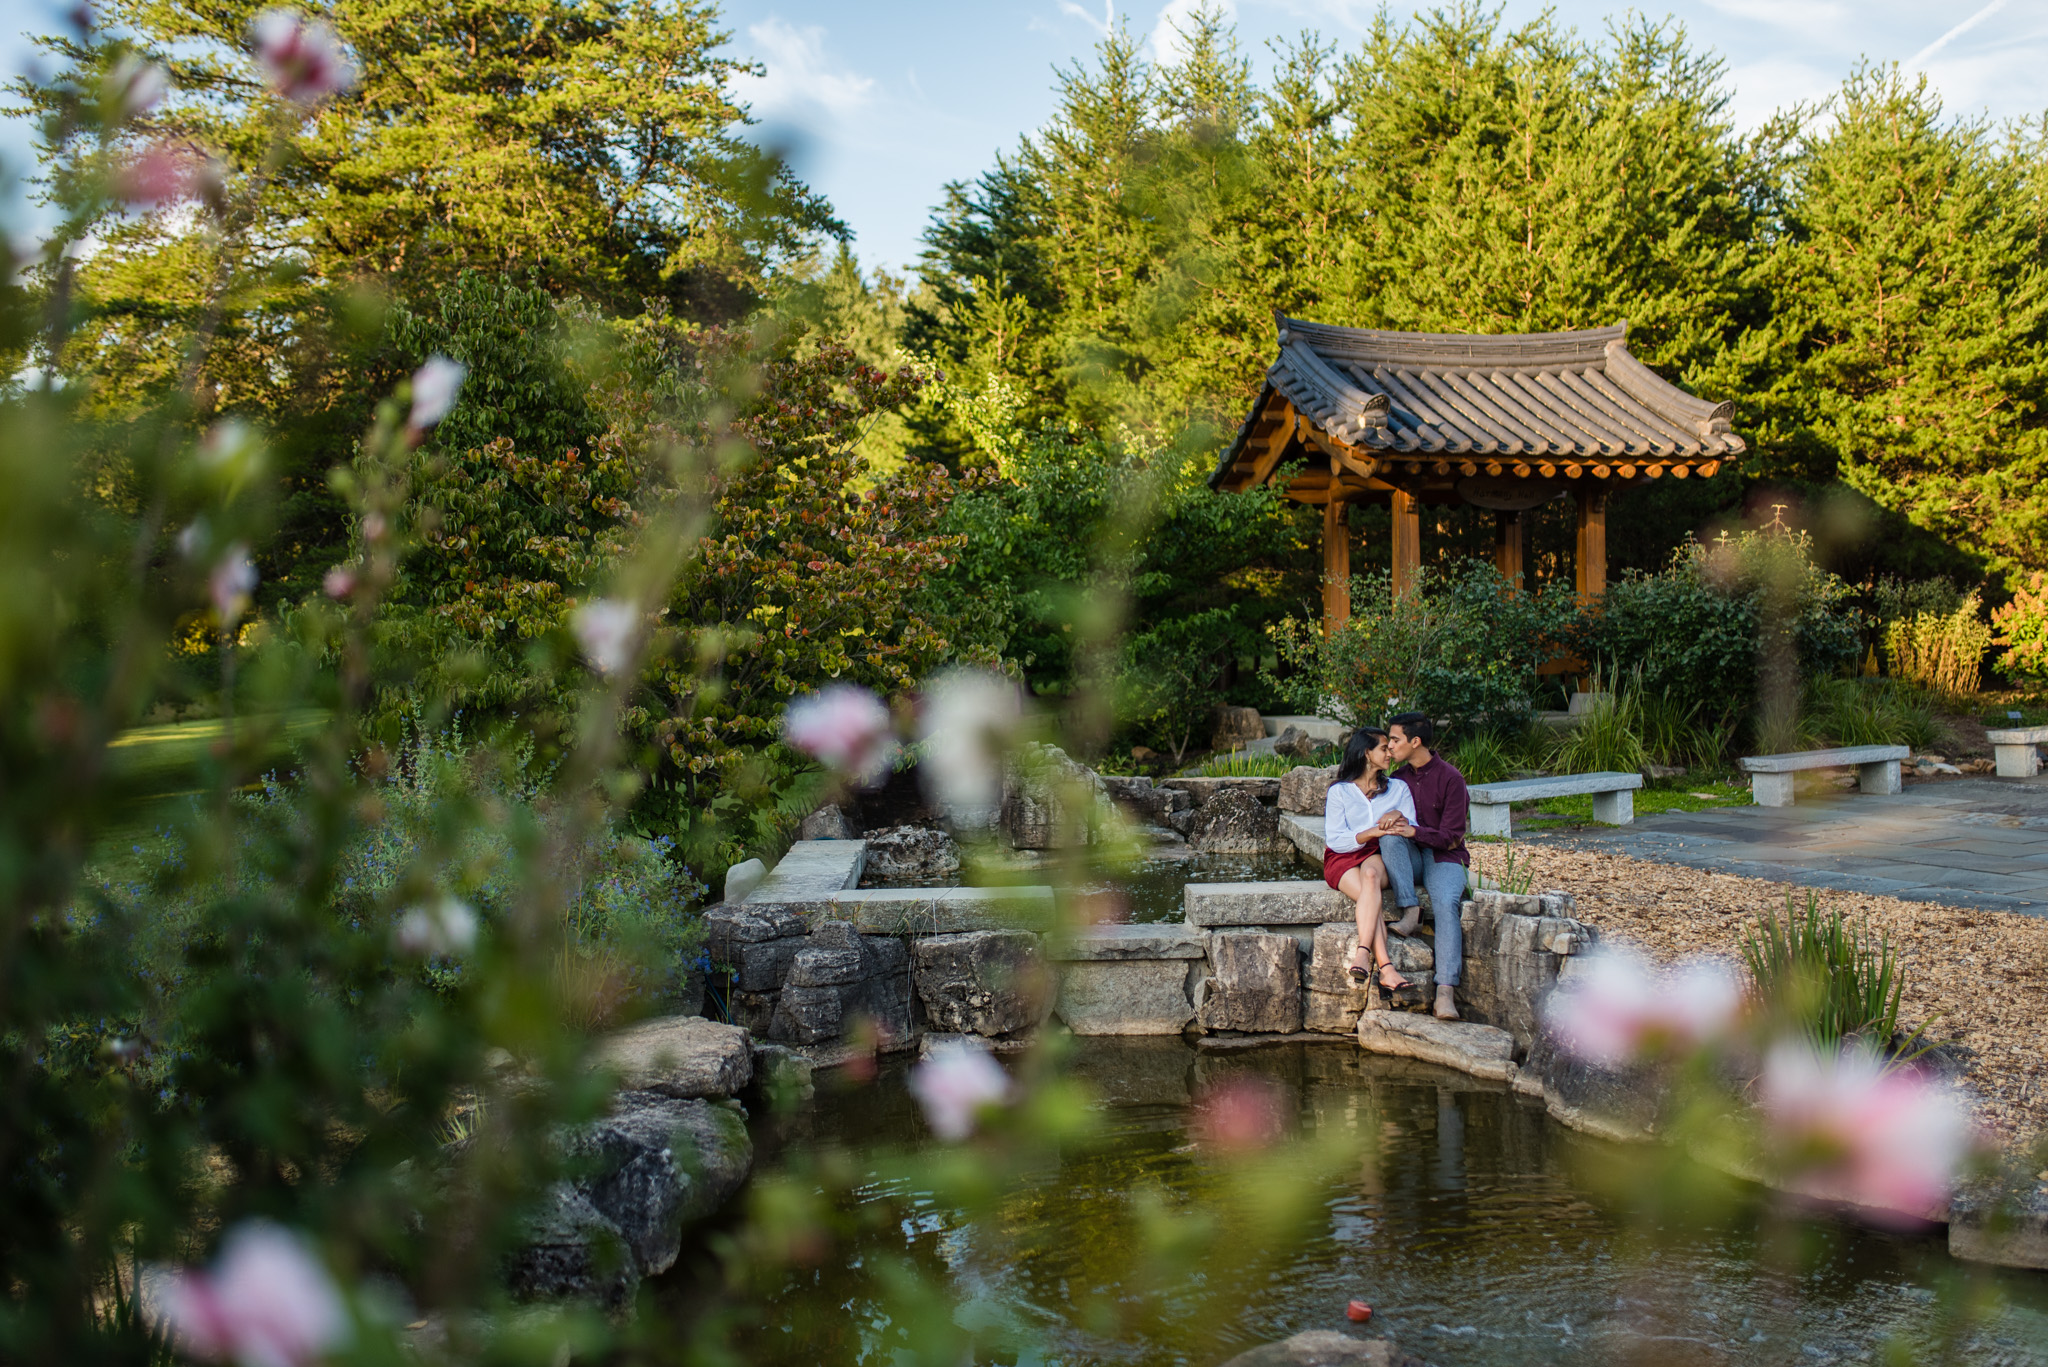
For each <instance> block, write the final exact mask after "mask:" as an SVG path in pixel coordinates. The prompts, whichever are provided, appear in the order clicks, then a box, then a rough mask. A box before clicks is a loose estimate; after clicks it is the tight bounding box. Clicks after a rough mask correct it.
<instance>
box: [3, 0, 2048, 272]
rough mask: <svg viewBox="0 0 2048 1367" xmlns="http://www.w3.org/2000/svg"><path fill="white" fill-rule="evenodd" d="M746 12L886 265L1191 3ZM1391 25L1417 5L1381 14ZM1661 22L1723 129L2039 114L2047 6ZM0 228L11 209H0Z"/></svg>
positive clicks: (747, 84)
mask: <svg viewBox="0 0 2048 1367" xmlns="http://www.w3.org/2000/svg"><path fill="white" fill-rule="evenodd" d="M1110 3H1111V6H1112V7H1110V8H1105V7H1104V6H1103V4H1102V3H1101V0H1017V2H1016V3H1010V4H986V3H983V4H961V3H958V0H953V2H951V3H941V2H940V0H896V2H895V3H874V2H873V0H870V3H866V4H847V3H845V0H836V2H833V3H828V2H827V0H746V2H743V3H731V4H728V5H727V6H726V8H725V24H726V26H727V28H729V29H730V30H731V33H732V49H733V51H734V52H735V53H737V54H740V55H743V56H746V57H749V58H752V59H754V60H757V61H759V62H761V63H762V64H763V65H764V67H765V74H764V75H763V76H761V77H759V78H749V79H747V80H745V81H743V82H741V83H740V89H739V92H738V93H740V94H741V95H742V96H743V97H744V98H745V99H746V100H747V101H748V102H749V103H750V104H751V105H752V106H753V108H754V111H755V114H756V116H757V117H758V118H760V119H761V121H762V123H763V131H764V134H765V135H766V136H769V137H771V138H773V139H775V140H776V141H778V142H779V143H781V144H782V145H784V146H786V147H788V148H789V149H790V150H791V152H792V154H793V158H794V160H795V161H796V164H797V166H798V168H799V169H800V170H801V171H802V173H803V174H804V175H805V176H806V178H807V179H808V180H809V181H810V182H811V183H812V184H813V185H815V186H816V187H817V188H818V189H820V190H822V191H823V192H824V193H825V194H826V195H827V196H828V197H829V198H830V199H831V200H832V202H833V204H834V205H835V206H836V207H837V209H838V210H839V212H840V215H841V216H842V217H843V218H844V219H845V220H846V221H847V223H848V224H849V225H850V226H851V227H852V228H853V229H854V232H855V234H856V240H855V244H854V245H855V249H856V251H857V252H858V253H859V255H860V258H861V260H862V262H863V264H867V265H875V264H880V265H886V266H889V267H891V268H894V269H898V270H900V269H902V268H903V267H904V266H905V265H907V264H909V263H910V262H911V261H913V260H914V259H915V257H916V254H917V250H918V234H919V233H920V232H921V231H922V230H923V227H924V224H925V222H926V218H927V216H928V214H929V213H930V210H931V208H932V206H933V205H934V204H935V203H937V201H938V198H939V194H940V190H941V187H942V186H943V185H944V184H945V183H946V182H947V181H949V180H960V179H965V178H968V177H971V176H973V175H975V174H976V173H977V172H979V171H981V170H983V169H985V168H987V167H988V166H989V165H990V164H991V162H992V161H993V158H994V156H995V154H996V153H997V152H999V151H1005V150H1008V149H1011V148H1014V147H1015V146H1016V144H1017V141H1018V139H1019V138H1020V137H1021V136H1022V135H1024V134H1026V133H1028V132H1030V131H1031V130H1033V129H1035V128H1038V127H1039V126H1041V125H1042V124H1043V123H1044V122H1045V120H1046V119H1047V118H1048V117H1049V116H1050V114H1051V113H1052V109H1053V72H1054V69H1055V68H1057V67H1061V66H1064V65H1066V64H1067V63H1069V62H1072V61H1074V60H1076V59H1081V60H1084V61H1085V60H1086V59H1087V58H1088V56H1089V53H1090V50H1091V49H1092V47H1093V46H1094V44H1095V43H1096V42H1098V41H1099V40H1100V39H1101V37H1102V35H1103V32H1104V31H1105V26H1106V25H1107V24H1108V23H1111V22H1128V23H1129V24H1130V26H1131V28H1132V30H1133V31H1134V32H1138V33H1142V34H1144V35H1146V38H1147V41H1148V43H1149V44H1151V45H1152V48H1153V51H1154V52H1155V53H1162V52H1170V48H1169V45H1170V43H1171V31H1172V24H1171V20H1172V19H1173V18H1174V17H1175V16H1177V15H1181V14H1184V13H1186V12H1187V11H1188V10H1190V9H1192V7H1193V4H1194V0H1168V3H1165V4H1160V3H1156V0H1155V2H1154V3H1145V4H1139V5H1134V6H1132V7H1130V8H1115V7H1113V6H1114V4H1115V0H1110ZM1377 8H1378V5H1377V3H1376V0H1362V2H1360V3H1348V2H1347V0H1321V3H1315V2H1314V0H1236V3H1234V4H1230V5H1228V6H1226V9H1227V10H1228V12H1230V13H1231V14H1232V15H1233V17H1234V19H1235V21H1236V24H1237V27H1238V32H1239V36H1240V39H1241V41H1242V43H1243V45H1244V47H1245V49H1246V51H1247V52H1248V53H1249V54H1250V55H1251V56H1252V57H1253V59H1254V61H1255V62H1257V63H1260V64H1261V65H1262V64H1263V63H1262V59H1263V58H1264V57H1265V55H1266V48H1265V44H1266V43H1267V42H1268V41H1269V40H1271V39H1274V38H1278V37H1288V36H1292V35H1294V34H1296V33H1299V32H1300V31H1301V30H1303V29H1306V28H1313V29H1317V30H1319V31H1320V32H1321V33H1322V34H1323V35H1324V36H1325V37H1326V38H1330V39H1335V40H1337V41H1338V42H1339V43H1340V44H1343V45H1345V46H1350V45H1351V44H1353V43H1355V42H1356V41H1358V39H1359V38H1360V37H1361V36H1362V35H1363V33H1364V32H1365V29H1366V27H1367V26H1368V25H1369V24H1370V23H1371V21H1372V17H1373V15H1374V13H1375V12H1376V10H1377ZM1389 8H1390V10H1391V12H1392V13H1393V14H1394V15H1395V16H1396V17H1397V18H1398V17H1401V16H1405V15H1406V14H1408V13H1410V12H1412V11H1413V10H1414V9H1415V8H1417V7H1416V6H1412V5H1403V4H1392V5H1390V6H1389ZM1502 8H1503V10H1504V13H1505V17H1506V19H1507V20H1508V22H1510V23H1518V22H1522V21H1525V20H1528V19H1531V18H1534V17H1535V16H1536V15H1537V14H1538V13H1540V12H1541V11H1542V9H1544V8H1545V6H1543V5H1541V4H1539V3H1536V0H1505V3H1504V4H1503V5H1502ZM1550 8H1553V9H1554V10H1555V11H1556V13H1557V15H1558V17H1559V18H1560V20H1561V21H1562V22H1564V23H1566V24H1568V25H1570V26H1572V27H1575V28H1577V29H1579V30H1580V31H1581V32H1582V33H1585V34H1589V35H1590V34H1597V33H1599V32H1601V31H1602V30H1603V29H1604V27H1605V26H1606V23H1607V21H1608V19H1609V17H1610V16H1613V15H1619V14H1621V13H1623V12H1625V9H1626V7H1625V6H1617V5H1613V4H1606V3H1589V2H1588V0H1558V3H1555V4H1554V5H1552V6H1550ZM1643 8H1644V9H1645V11H1646V12H1648V13H1651V14H1663V13H1666V12H1668V13H1670V14H1671V15H1673V16H1674V17H1675V18H1677V19H1678V20H1679V21H1680V22H1681V23H1683V24H1684V25H1685V26H1686V28H1687V30H1688V31H1689V32H1690V34H1691V35H1692V38H1693V40H1694V42H1695V44H1697V45H1699V46H1701V47H1705V48H1710V49H1712V50H1713V51H1714V52H1716V53H1718V54H1719V55H1720V56H1721V57H1722V58H1723V59H1724V61H1725V62H1726V63H1727V67H1728V78H1727V79H1728V85H1729V90H1730V94H1731V96H1732V99H1733V113H1734V116H1735V118H1736V120H1737V122H1738V123H1739V124H1741V125H1743V126H1745V127H1748V126H1752V125H1754V124H1756V123H1758V122H1760V121H1761V120H1762V119H1764V118H1765V117H1767V116H1768V115H1769V114H1770V112H1771V111H1772V110H1773V109H1775V108H1778V107H1779V106H1781V105H1785V104H1789V103H1792V102H1794V101H1800V100H1813V99H1816V98H1818V97H1820V96H1823V95H1825V94H1826V93H1827V92H1828V91H1830V90H1831V89H1833V88H1834V87H1835V86H1836V85H1837V84H1839V82H1840V81H1841V79H1842V77H1843V76H1844V75H1846V74H1847V72H1848V71H1849V69H1850V67H1851V66H1852V65H1853V64H1854V63H1855V62H1856V61H1857V59H1858V58H1860V57H1869V58H1871V59H1873V60H1877V61H1885V62H1892V61H1896V62H1900V63H1903V64H1910V65H1912V66H1913V67H1914V68H1915V69H1918V70H1922V71H1925V72H1926V73H1927V75H1928V77H1929V79H1930V80H1931V81H1932V82H1933V83H1934V85H1935V87H1936V88H1937V89H1938V90H1939V91H1940V92H1941V94H1942V96H1943V99H1944V101H1945V102H1946V104H1947V107H1948V108H1949V109H1950V110H1951V111H1952V112H1956V113H1962V114H1971V115H1988V116H1989V117H1991V118H1992V119H1994V120H2005V119H2014V118H2024V119H2034V118H2037V117H2038V116H2039V115H2040V114H2041V113H2042V112H2043V111H2044V110H2048V0H1961V2H1960V3H1955V4H1928V3H1925V2H1924V0H1920V2H1919V3H1909V2H1908V0H1681V2H1677V3H1671V4H1668V5H1658V4H1654V3H1653V4H1650V5H1647V6H1644V7H1643ZM6 11H7V14H8V16H9V17H8V19H7V20H4V21H0V23H4V24H5V26H6V29H7V30H8V31H7V32H6V33H5V34H4V36H0V69H4V70H5V71H6V72H7V73H8V74H9V75H12V74H15V73H16V72H18V71H20V70H21V69H22V68H23V66H24V65H25V63H27V62H28V61H29V60H30V56H31V54H30V49H29V47H28V44H27V42H26V41H25V39H23V38H22V37H21V36H19V31H20V30H23V29H36V28H39V27H41V26H44V25H49V24H53V23H54V22H55V19H54V16H55V14H56V13H57V11H58V7H57V6H56V5H55V4H51V3H49V2H48V0H10V2H9V3H8V4H7V6H6ZM27 153H28V144H27V137H26V130H25V129H23V128H21V127H20V126H19V125H18V124H10V125H6V126H4V127H0V159H4V162H5V163H6V165H7V166H8V167H9V168H10V169H12V170H16V171H19V170H20V169H21V168H22V166H23V164H24V161H25V158H26V156H27ZM11 198H12V199H13V203H12V205H11V208H12V212H11V213H8V214H7V219H8V220H9V221H11V223H12V224H14V225H16V226H17V227H18V226H19V225H20V224H21V223H22V222H23V219H24V213H25V210H24V209H23V208H22V207H21V205H20V201H19V198H18V197H11Z"/></svg>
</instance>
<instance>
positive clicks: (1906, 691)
mask: <svg viewBox="0 0 2048 1367" xmlns="http://www.w3.org/2000/svg"><path fill="white" fill-rule="evenodd" d="M1799 730H1800V737H1799V738H1800V740H1801V741H1802V742H1803V743H1805V744H1809V745H1910V746H1912V747H1913V748H1914V749H1915V750H1925V749H1927V748H1928V747H1930V746H1932V745H1933V744H1934V743H1935V738H1936V730H1935V724H1934V709H1933V707H1932V706H1931V705H1930V703H1929V700H1928V697H1927V694H1926V693H1925V692H1923V691H1922V690H1920V689H1918V688H1915V687H1913V686H1912V685H1910V684H1905V683H1901V682H1899V681H1898V680H1896V679H1814V680H1811V681H1810V682H1809V683H1808V684H1807V687H1806V709H1805V711H1804V712H1803V713H1802V714H1801V715H1800V719H1799Z"/></svg>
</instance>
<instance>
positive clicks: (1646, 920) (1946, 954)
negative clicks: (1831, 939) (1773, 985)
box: [1480, 841, 2048, 1148]
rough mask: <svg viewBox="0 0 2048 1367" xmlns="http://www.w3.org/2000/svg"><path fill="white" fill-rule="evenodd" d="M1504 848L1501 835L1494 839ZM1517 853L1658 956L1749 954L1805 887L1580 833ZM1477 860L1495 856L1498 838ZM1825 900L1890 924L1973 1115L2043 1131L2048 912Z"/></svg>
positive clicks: (1921, 1006) (1923, 1013)
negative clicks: (1959, 1059) (1749, 933)
mask: <svg viewBox="0 0 2048 1367" xmlns="http://www.w3.org/2000/svg"><path fill="white" fill-rule="evenodd" d="M1495 848H1496V849H1497V847H1495ZM1514 851H1515V866H1516V869H1517V871H1518V872H1519V871H1520V870H1522V869H1527V870H1529V871H1530V872H1531V873H1533V875H1534V877H1535V884H1534V886H1535V887H1536V888H1537V889H1538V890H1539V891H1540V890H1542V889H1545V888H1563V889H1566V890H1567V891H1569V892H1571V893H1572V894H1573V895H1574V896H1576V897H1577V899H1578V906H1579V915H1580V917H1581V918H1582V919H1584V920H1586V921H1588V922H1590V923H1592V924H1593V925H1596V926H1598V927H1599V928H1600V929H1601V931H1602V932H1603V933H1604V934H1605V935H1607V936H1608V937H1610V938H1611V939H1612V940H1613V941H1615V942H1616V943H1620V944H1627V945H1631V946H1633V947H1635V948H1637V949H1639V950H1640V951H1642V952H1643V953H1645V954H1647V955H1649V956H1650V957H1651V958H1653V959H1657V960H1660V961H1669V960H1672V959H1677V958H1680V957H1682V956H1685V955H1690V954H1711V955H1717V956H1720V957H1723V958H1726V959H1728V960H1730V961H1732V962H1733V963H1734V964H1735V965H1736V967H1737V968H1738V969H1740V967H1741V941H1742V935H1743V932H1744V931H1745V930H1747V929H1748V928H1749V927H1750V926H1752V925H1754V924H1755V923H1756V921H1757V920H1758V919H1759V918H1760V917H1761V916H1762V915H1763V914H1764V913H1765V912H1767V911H1770V912H1777V913H1779V914H1781V915H1782V914H1783V911H1784V908H1785V899H1786V896H1787V894H1788V893H1789V894H1792V895H1794V896H1796V897H1797V898H1798V905H1799V906H1800V907H1801V908H1803V907H1804V906H1805V899H1806V892H1807V890H1806V889H1804V888H1795V887H1792V886H1791V885H1789V884H1785V883H1775V882H1769V881H1766V880H1763V879H1758V878H1741V877H1736V876H1733V875H1730V874H1723V873H1711V872H1707V871H1704V870H1700V869H1690V868H1684V867H1680V866H1676V865H1670V864H1657V863H1651V862H1648V861H1646V860H1641V859H1631V858H1627V857H1624V856H1621V855H1613V854H1605V853H1600V852H1598V851H1595V850H1592V849H1587V848H1582V847H1579V846H1575V845H1572V844H1568V843H1564V842H1558V841H1547V842H1545V843H1542V844H1530V843H1526V842H1520V841H1518V842H1516V844H1515V847H1514ZM1480 858H1481V862H1483V863H1485V864H1487V865H1488V866H1489V867H1490V868H1492V867H1497V865H1498V861H1499V858H1500V856H1499V855H1498V854H1497V853H1495V852H1494V850H1489V851H1487V852H1486V853H1485V854H1482V855H1481V857H1480ZM1819 896H1820V898H1821V905H1822V906H1823V907H1825V908H1839V909H1840V910H1841V911H1843V912H1845V913H1847V914H1848V915H1850V916H1852V917H1856V918H1867V919H1868V921H1869V923H1870V925H1871V926H1872V927H1873V928H1875V929H1876V930H1878V931H1880V932H1882V933H1884V934H1886V935H1889V936H1890V937H1891V942H1892V944H1893V945H1895V946H1897V948H1898V950H1899V958H1900V961H1901V963H1902V964H1903V966H1904V967H1905V970H1906V981H1905V992H1904V999H1903V1004H1902V1006H1901V1008H1900V1016H1901V1018H1902V1020H1903V1021H1905V1022H1906V1023H1907V1024H1908V1025H1909V1026H1911V1025H1919V1024H1921V1023H1922V1022H1923V1021H1928V1020H1930V1018H1931V1019H1932V1024H1931V1025H1930V1027H1929V1030H1928V1035H1929V1037H1930V1038H1933V1039H1936V1040H1945V1041H1952V1042H1953V1043H1955V1044H1957V1045H1960V1046H1961V1047H1962V1051H1963V1053H1964V1058H1965V1059H1966V1061H1967V1064H1968V1068H1969V1082H1970V1085H1971V1087H1972V1089H1973V1093H1974V1095H1973V1097H1972V1109H1973V1111H1974V1113H1975V1115H1976V1118H1977V1120H1978V1123H1979V1124H1981V1125H1982V1126H1983V1127H1984V1128H1985V1129H1986V1130H1987V1131H1988V1132H1989V1133H1990V1134H1992V1135H1993V1136H1994V1137H1995V1138H1996V1139H1997V1140H1998V1141H1999V1143H2001V1144H2002V1145H2004V1146H2006V1147H2007V1148H2017V1147H2020V1146H2024V1145H2028V1144H2031V1143H2033V1142H2034V1141H2035V1140H2036V1139H2038V1138H2040V1137H2041V1136H2042V1134H2043V1132H2044V1131H2048V917H2040V916H2025V915H2019V914H2016V913H2013V912H2005V911H1976V910H1967V909H1963V908H1958V907H1946V906H1940V905H1936V904H1932V903H1927V902H1903V901H1900V900H1898V899H1897V898H1894V897H1880V896H1873V895H1869V894H1863V893H1849V892H1828V891H1822V892H1821V893H1819Z"/></svg>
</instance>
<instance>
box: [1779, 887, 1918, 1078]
mask: <svg viewBox="0 0 2048 1367" xmlns="http://www.w3.org/2000/svg"><path fill="white" fill-rule="evenodd" d="M1742 958H1743V962H1744V963H1746V964H1747V965H1748V966H1749V976H1750V980H1751V983H1752V991H1753V993H1754V994H1755V999H1756V1002H1757V1004H1758V1006H1759V1008H1760V1009H1761V1010H1762V1011H1763V1012H1764V1013H1766V1014H1768V1015H1772V1016H1776V1017H1778V1018H1779V1019H1780V1021H1781V1022H1782V1023H1783V1025H1784V1026H1786V1027H1789V1028H1790V1029H1792V1030H1794V1031H1797V1032H1799V1033H1803V1034H1805V1035H1806V1036H1808V1037H1809V1038H1810V1039H1812V1041H1813V1042H1814V1043H1815V1044H1816V1045H1818V1046H1819V1047H1820V1048H1821V1049H1822V1050H1823V1051H1825V1052H1828V1053H1833V1052H1834V1051H1835V1050H1837V1049H1839V1048H1841V1047H1843V1046H1844V1045H1849V1044H1857V1043H1860V1044H1863V1045H1866V1046H1868V1047H1870V1048H1873V1049H1876V1050H1878V1051H1880V1052H1881V1053H1883V1054H1885V1055H1887V1056H1889V1057H1891V1058H1892V1059H1894V1060H1895V1061H1898V1062H1905V1061H1906V1060H1908V1059H1912V1058H1916V1057H1918V1056H1919V1055H1920V1054H1922V1053H1925V1052H1926V1046H1919V1047H1915V1046H1916V1043H1917V1041H1918V1040H1919V1038H1920V1035H1921V1032H1922V1031H1924V1030H1925V1029H1926V1026H1925V1025H1924V1024H1923V1025H1922V1026H1920V1027H1918V1028H1916V1029H1914V1030H1913V1031H1911V1032H1910V1033H1909V1034H1907V1035H1905V1036H1904V1037H1903V1038H1902V1037H1901V1036H1900V1034H1899V998H1900V993H1901V991H1902V982H1901V979H1900V976H1899V964H1898V955H1897V954H1896V952H1895V951H1894V950H1893V949H1892V945H1891V939H1890V937H1889V936H1885V935H1878V936H1875V937H1873V936H1872V934H1871V931H1870V929H1869V927H1868V926H1867V925H1865V926H1864V927H1862V928H1860V929H1859V928H1858V927H1856V926H1855V925H1852V924H1851V923H1850V922H1849V920H1848V919H1847V918H1846V917H1844V916H1843V915H1842V913H1841V912H1839V911H1834V910H1830V911H1827V912H1823V911H1822V910H1821V907H1820V899H1819V898H1818V897H1816V896H1815V895H1814V894H1813V893H1810V892H1809V893H1808V894H1806V909H1805V911H1804V912H1800V911H1797V910H1795V909H1794V904H1793V901H1792V898H1791V897H1790V896H1789V895H1788V896H1787V897H1786V898H1785V917H1784V919H1783V920H1782V921H1781V920H1779V919H1778V917H1777V916H1776V915H1775V914H1772V913H1768V912H1767V913H1765V915H1764V918H1763V920H1762V922H1761V923H1759V924H1758V925H1757V927H1756V928H1755V929H1754V930H1753V931H1751V932H1749V933H1746V934H1745V935H1744V936H1743V938H1742Z"/></svg>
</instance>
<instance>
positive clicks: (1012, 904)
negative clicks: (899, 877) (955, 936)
mask: <svg viewBox="0 0 2048 1367" xmlns="http://www.w3.org/2000/svg"><path fill="white" fill-rule="evenodd" d="M814 919H816V920H820V921H848V922H851V923H852V925H853V927H854V929H856V930H858V931H860V933H861V934H863V935H947V934H952V933H953V932H956V931H963V930H1042V929H1045V928H1046V927H1049V926H1050V925H1051V924H1052V922H1053V895H1052V889H1051V888H1049V887H1018V888H848V889H846V890H844V891H841V892H835V893H833V894H831V896H830V898H829V900H827V901H825V902H824V903H823V904H822V905H821V906H819V908H818V909H817V912H816V914H815V917H814Z"/></svg>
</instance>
